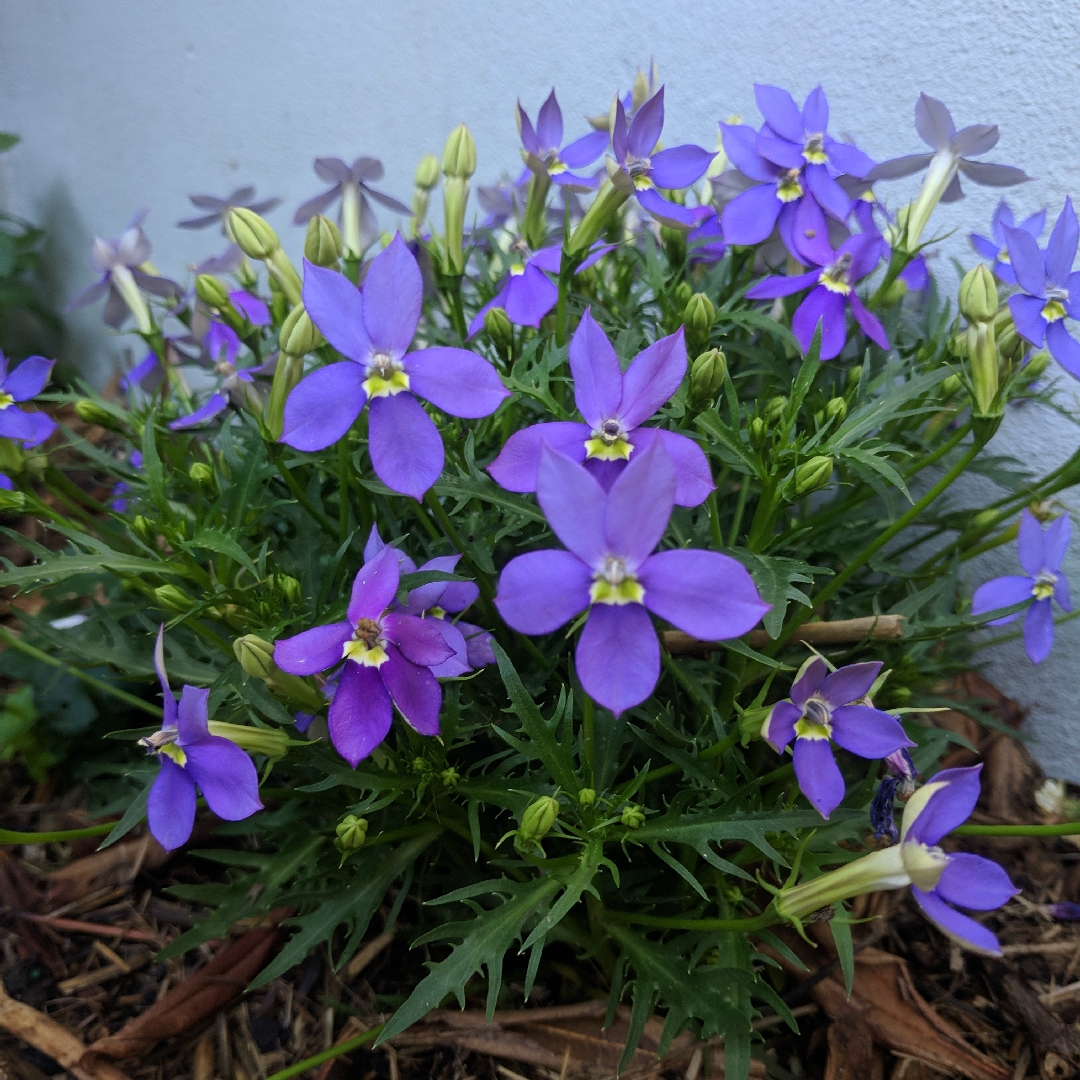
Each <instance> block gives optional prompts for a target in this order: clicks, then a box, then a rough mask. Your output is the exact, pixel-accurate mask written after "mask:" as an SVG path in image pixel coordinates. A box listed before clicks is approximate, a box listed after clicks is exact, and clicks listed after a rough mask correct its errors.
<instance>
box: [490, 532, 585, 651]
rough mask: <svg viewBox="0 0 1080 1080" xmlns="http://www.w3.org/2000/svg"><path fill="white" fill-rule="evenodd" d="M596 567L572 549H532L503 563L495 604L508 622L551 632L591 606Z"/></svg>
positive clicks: (524, 629)
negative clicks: (593, 574)
mask: <svg viewBox="0 0 1080 1080" xmlns="http://www.w3.org/2000/svg"><path fill="white" fill-rule="evenodd" d="M591 585H592V571H591V570H590V569H589V567H587V566H586V565H585V564H584V563H583V562H582V561H581V560H580V559H579V558H578V557H577V556H576V555H573V554H571V553H570V552H569V551H556V550H548V551H530V552H528V553H526V554H525V555H518V556H517V557H516V558H513V559H511V560H510V561H509V562H508V563H507V564H506V566H504V567H503V571H502V573H501V574H500V575H499V591H498V593H497V594H496V596H495V606H496V607H497V608H498V609H499V614H500V615H501V616H502V617H503V619H504V620H505V622H506V624H507V626H510V627H511V628H512V629H514V630H517V631H518V632H519V633H522V634H531V635H533V636H534V637H535V636H539V635H540V634H550V633H552V632H553V631H555V630H558V629H559V627H560V626H563V625H565V624H566V623H568V622H569V621H570V620H571V619H572V618H574V617H575V616H576V615H580V614H581V612H583V611H584V610H585V609H586V608H587V607H588V606H589V588H590V586H591Z"/></svg>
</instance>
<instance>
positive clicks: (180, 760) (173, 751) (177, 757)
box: [158, 742, 187, 768]
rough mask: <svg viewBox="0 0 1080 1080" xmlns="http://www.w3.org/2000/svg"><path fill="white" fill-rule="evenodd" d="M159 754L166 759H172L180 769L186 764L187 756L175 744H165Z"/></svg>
mask: <svg viewBox="0 0 1080 1080" xmlns="http://www.w3.org/2000/svg"><path fill="white" fill-rule="evenodd" d="M158 753H159V754H164V755H165V756H166V757H169V758H172V759H173V761H175V762H176V764H177V765H179V766H180V767H181V768H183V767H184V764H185V763H186V762H187V754H185V753H184V751H183V750H182V749H181V748H180V747H179V746H177V745H176V743H174V742H172V743H166V744H165V745H164V746H163V747H162V748H161V749H160V750H159V751H158Z"/></svg>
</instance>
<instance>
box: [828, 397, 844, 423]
mask: <svg viewBox="0 0 1080 1080" xmlns="http://www.w3.org/2000/svg"><path fill="white" fill-rule="evenodd" d="M825 415H826V417H828V419H830V420H841V421H842V420H843V419H844V417H845V416H847V402H846V401H845V400H844V399H843V398H842V397H834V398H829V400H828V401H827V402H826V403H825Z"/></svg>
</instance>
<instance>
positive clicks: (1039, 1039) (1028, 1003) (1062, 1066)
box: [1001, 975, 1080, 1080]
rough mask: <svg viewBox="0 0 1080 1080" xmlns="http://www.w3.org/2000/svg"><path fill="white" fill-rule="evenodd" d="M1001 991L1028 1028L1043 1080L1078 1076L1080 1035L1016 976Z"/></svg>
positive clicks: (1003, 983) (1006, 982)
mask: <svg viewBox="0 0 1080 1080" xmlns="http://www.w3.org/2000/svg"><path fill="white" fill-rule="evenodd" d="M1001 989H1002V990H1003V991H1004V992H1005V995H1006V997H1007V998H1008V1002H1009V1005H1010V1006H1011V1008H1012V1011H1014V1012H1015V1013H1016V1014H1017V1015H1018V1017H1019V1019H1020V1021H1021V1023H1023V1025H1024V1027H1026V1028H1027V1031H1028V1036H1029V1038H1030V1041H1031V1049H1032V1051H1033V1052H1034V1055H1035V1062H1036V1064H1037V1065H1038V1067H1039V1075H1040V1076H1041V1077H1042V1080H1068V1078H1069V1077H1072V1076H1076V1075H1077V1072H1078V1070H1080V1032H1077V1031H1076V1029H1075V1028H1071V1027H1067V1026H1066V1025H1065V1024H1063V1023H1062V1022H1061V1021H1060V1020H1059V1019H1058V1018H1057V1017H1056V1016H1055V1015H1054V1014H1053V1013H1052V1012H1050V1010H1049V1009H1047V1008H1046V1006H1045V1005H1043V1004H1042V1003H1041V1002H1040V1001H1039V999H1038V998H1037V997H1036V996H1035V993H1034V992H1033V991H1032V990H1031V989H1030V988H1029V987H1027V986H1025V985H1024V983H1023V982H1021V981H1020V979H1018V978H1017V977H1016V976H1015V975H1006V976H1005V977H1004V978H1003V979H1002V980H1001Z"/></svg>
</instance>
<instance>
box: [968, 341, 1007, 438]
mask: <svg viewBox="0 0 1080 1080" xmlns="http://www.w3.org/2000/svg"><path fill="white" fill-rule="evenodd" d="M967 346H968V362H969V363H970V365H971V386H972V398H973V401H972V404H973V406H974V408H973V415H974V416H975V417H976V418H978V417H991V416H993V417H995V418H996V417H998V416H1000V415H1001V410H1002V404H1001V402H999V401H997V394H998V388H999V385H1000V383H999V378H998V354H997V342H996V341H995V339H994V324H993V323H992V322H990V321H988V320H987V321H980V322H973V323H971V325H970V326H968V328H967Z"/></svg>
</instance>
